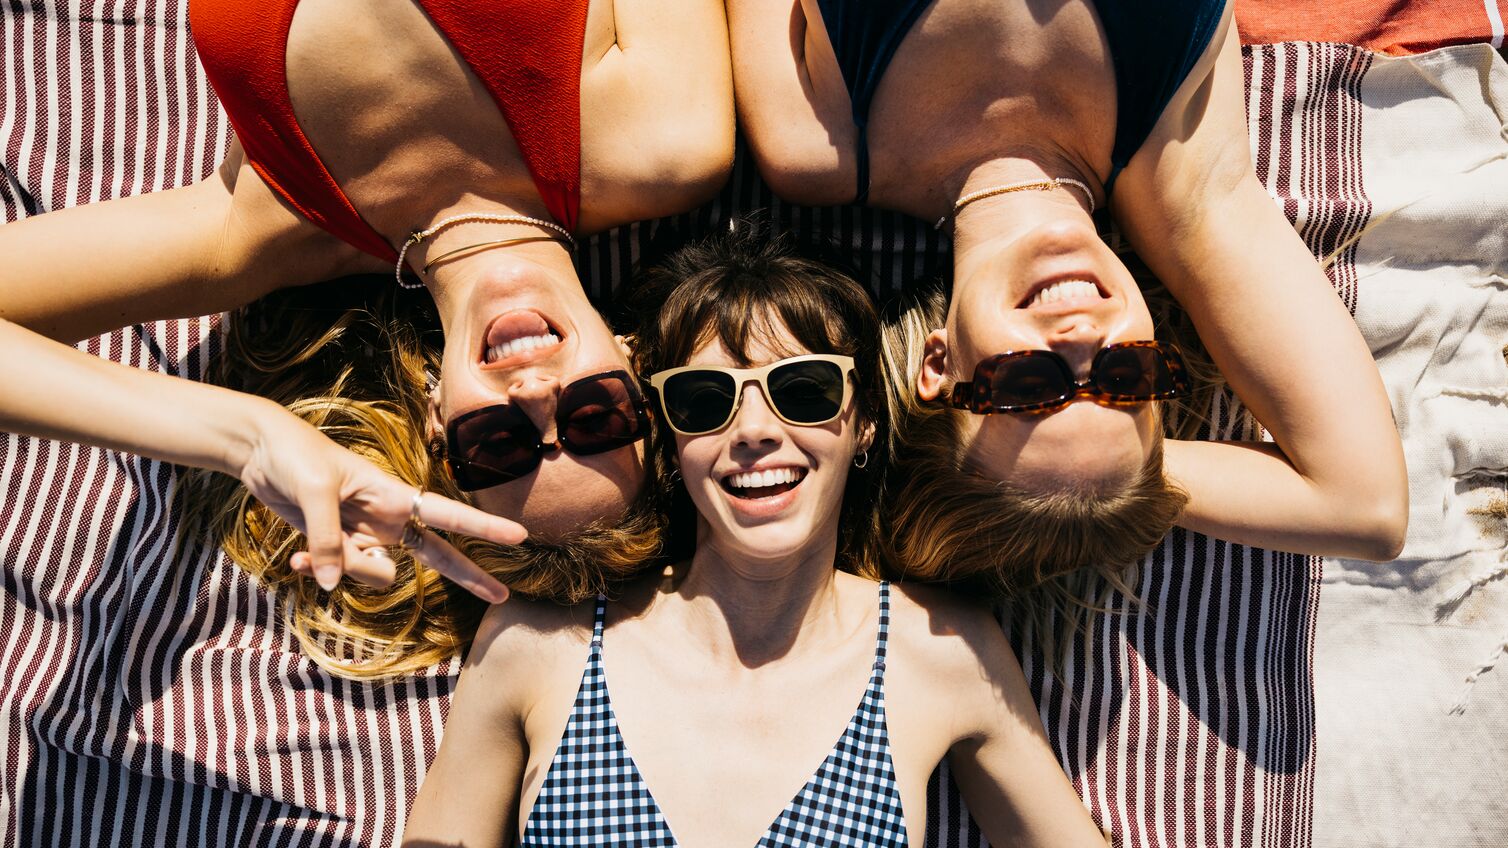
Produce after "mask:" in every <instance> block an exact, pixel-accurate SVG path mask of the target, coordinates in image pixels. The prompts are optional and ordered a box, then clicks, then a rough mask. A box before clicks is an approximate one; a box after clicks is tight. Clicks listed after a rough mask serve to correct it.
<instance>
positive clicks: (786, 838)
mask: <svg viewBox="0 0 1508 848" xmlns="http://www.w3.org/2000/svg"><path fill="white" fill-rule="evenodd" d="M606 613H607V601H606V600H605V599H604V598H601V597H599V598H598V599H597V613H596V619H595V621H594V623H593V626H592V653H591V657H590V658H589V659H588V660H587V665H586V672H585V673H584V674H582V676H581V688H580V689H579V690H578V691H577V693H576V705H575V707H573V708H572V710H571V717H570V720H569V721H568V722H567V723H566V729H565V734H564V735H563V736H562V737H561V739H560V747H559V748H557V749H556V751H555V759H554V761H553V762H551V763H550V771H549V772H548V773H547V774H546V775H545V782H544V785H543V786H542V787H541V788H540V790H539V798H538V799H536V800H535V802H534V809H533V811H532V812H531V813H530V814H529V821H528V824H527V825H526V826H525V828H524V838H523V842H522V843H521V844H522V845H523V846H545V845H569V846H581V845H593V846H596V845H612V846H635V848H657V846H665V848H674V846H675V845H676V841H675V836H674V835H672V834H671V832H670V826H669V825H667V824H666V823H665V817H664V816H663V815H662V814H661V813H660V808H659V805H657V804H656V803H655V800H654V797H653V796H652V795H650V793H649V787H648V786H646V785H645V784H644V778H643V777H642V776H640V774H639V769H638V768H637V767H636V766H635V765H634V760H633V757H631V756H629V753H628V748H627V747H626V746H625V745H624V744H623V736H622V735H621V734H619V732H618V721H617V719H616V718H614V716H613V708H612V704H611V703H610V702H609V700H608V695H607V678H606V677H605V676H604V675H603V673H602V622H603V619H604V618H605V616H606ZM889 629H890V584H888V583H881V584H880V627H879V634H878V636H877V637H876V640H875V651H874V670H873V672H872V673H871V674H870V676H869V686H868V687H867V688H865V690H864V697H863V698H862V699H861V700H860V701H859V708H858V710H856V711H855V712H854V715H853V718H852V719H850V720H849V722H848V729H847V730H845V731H844V732H843V735H842V736H841V737H840V738H839V739H838V744H837V745H835V746H833V750H832V753H831V754H828V756H827V759H826V760H825V761H823V763H822V766H821V767H820V768H818V769H817V773H816V774H814V775H812V777H811V779H809V780H808V781H807V782H806V786H804V787H802V789H801V791H800V792H798V793H797V794H796V797H795V798H792V799H791V802H790V803H789V804H787V805H786V807H785V809H784V810H782V811H781V813H780V815H779V817H777V818H776V819H775V822H774V824H772V825H770V827H769V829H768V830H766V831H765V834H764V836H763V837H762V838H761V839H760V840H759V843H758V845H757V846H756V848H784V847H785V846H819V845H823V846H827V845H842V846H876V848H878V846H896V845H905V844H906V830H905V821H904V819H903V818H902V815H901V796H900V792H899V791H898V790H897V789H896V785H895V764H894V763H892V762H891V759H890V738H889V736H888V735H887V734H886V731H885V640H886V636H887V634H888V632H889Z"/></svg>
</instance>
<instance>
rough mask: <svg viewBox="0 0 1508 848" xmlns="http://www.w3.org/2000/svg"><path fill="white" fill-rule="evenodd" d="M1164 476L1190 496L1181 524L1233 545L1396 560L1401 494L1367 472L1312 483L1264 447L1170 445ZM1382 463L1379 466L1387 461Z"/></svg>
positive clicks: (1403, 506) (1404, 513) (1403, 519)
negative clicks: (1381, 483) (1378, 486)
mask: <svg viewBox="0 0 1508 848" xmlns="http://www.w3.org/2000/svg"><path fill="white" fill-rule="evenodd" d="M1164 456H1165V459H1164V462H1165V468H1166V470H1167V473H1168V475H1169V476H1170V477H1171V478H1172V479H1173V481H1174V482H1175V483H1177V484H1178V485H1179V486H1180V487H1182V488H1183V489H1184V490H1185V491H1186V492H1188V494H1189V505H1188V508H1187V509H1185V510H1184V513H1183V515H1182V517H1180V519H1179V521H1178V524H1179V526H1181V527H1184V528H1186V529H1189V530H1193V531H1195V532H1198V533H1203V534H1205V535H1208V536H1214V537H1216V538H1219V539H1224V540H1226V541H1230V542H1235V543H1237V544H1244V545H1252V546H1255V547H1262V548H1270V549H1274V550H1283V551H1299V552H1303V553H1308V554H1316V555H1320V556H1334V557H1346V558H1349V559H1365V560H1375V561H1385V560H1390V559H1393V558H1394V557H1396V556H1397V555H1398V551H1399V549H1400V548H1401V547H1402V544H1403V531H1404V528H1405V526H1406V524H1407V520H1408V500H1407V496H1406V492H1405V493H1400V492H1398V491H1394V489H1393V487H1388V486H1384V487H1382V488H1377V487H1376V486H1374V485H1373V483H1372V479H1371V477H1370V476H1369V474H1368V473H1365V472H1364V471H1359V472H1358V473H1356V474H1354V475H1352V476H1350V477H1338V478H1335V479H1329V480H1325V481H1317V480H1314V479H1310V478H1307V477H1305V476H1304V475H1302V474H1300V473H1299V471H1298V470H1297V469H1295V468H1294V466H1293V464H1292V463H1290V462H1289V461H1288V459H1287V458H1286V457H1285V456H1284V455H1283V453H1282V451H1281V450H1279V448H1278V446H1277V445H1275V444H1272V443H1269V442H1186V441H1173V440H1169V441H1168V442H1167V445H1166V450H1165V454H1164ZM1385 461H1386V460H1384V462H1385Z"/></svg>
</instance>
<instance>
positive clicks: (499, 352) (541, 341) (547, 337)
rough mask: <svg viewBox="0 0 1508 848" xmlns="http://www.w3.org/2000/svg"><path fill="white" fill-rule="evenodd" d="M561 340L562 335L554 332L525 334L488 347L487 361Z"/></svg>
mask: <svg viewBox="0 0 1508 848" xmlns="http://www.w3.org/2000/svg"><path fill="white" fill-rule="evenodd" d="M559 341H560V337H559V336H557V335H555V334H554V333H545V334H544V335H540V336H524V337H523V338H521V339H513V340H512V341H508V342H504V343H502V344H500V345H494V346H493V347H489V348H487V361H488V362H496V361H497V360H499V359H502V358H503V357H505V356H513V355H514V354H518V353H524V352H525V351H530V350H534V349H535V348H539V347H549V346H550V345H552V344H555V343H556V342H559Z"/></svg>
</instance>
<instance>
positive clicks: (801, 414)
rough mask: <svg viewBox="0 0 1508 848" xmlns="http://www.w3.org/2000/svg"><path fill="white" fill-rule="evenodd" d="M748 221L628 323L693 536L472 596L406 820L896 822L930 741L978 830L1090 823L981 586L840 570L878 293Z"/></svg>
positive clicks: (913, 803)
mask: <svg viewBox="0 0 1508 848" xmlns="http://www.w3.org/2000/svg"><path fill="white" fill-rule="evenodd" d="M758 238H759V237H758V236H757V235H752V234H749V233H747V232H746V233H745V234H743V235H735V236H730V237H728V238H727V239H725V240H724V241H721V242H715V243H710V244H708V245H701V246H694V247H691V248H687V249H686V250H684V251H683V252H682V253H681V254H679V255H678V256H677V257H675V258H674V259H672V261H671V263H670V265H669V266H668V267H667V269H666V270H665V271H663V272H661V274H660V275H659V277H658V278H657V282H658V283H659V285H657V286H656V291H657V293H658V294H663V293H665V292H666V291H667V290H669V296H668V298H667V299H665V301H664V304H665V305H664V307H663V309H662V310H660V312H659V314H657V315H654V316H653V317H652V318H651V319H650V320H649V323H648V325H647V326H646V327H644V329H643V331H642V332H641V333H640V335H639V339H638V348H637V352H636V364H637V365H638V366H639V368H640V370H641V373H643V374H645V375H647V376H648V378H649V380H650V383H651V386H652V387H653V394H654V395H655V405H656V411H657V412H660V413H663V418H662V421H663V422H664V423H665V424H667V425H668V428H669V430H670V431H673V432H663V433H661V434H660V435H662V436H664V437H665V441H664V442H663V443H662V444H661V445H660V447H661V449H662V450H664V451H665V452H666V454H667V456H668V457H669V458H670V459H671V460H673V462H674V463H675V466H676V468H677V472H676V473H675V474H674V475H671V478H670V483H669V485H670V486H671V487H672V490H673V493H674V494H675V495H676V496H677V497H682V498H684V497H685V496H687V495H689V500H690V502H691V503H692V504H693V505H694V507H695V517H694V519H693V520H694V522H695V525H694V526H695V537H696V544H695V551H694V553H692V554H691V555H690V558H689V561H686V562H682V563H680V564H679V565H677V566H675V567H674V568H672V569H670V570H668V571H667V573H666V574H664V575H653V576H651V577H648V578H645V579H643V580H641V581H639V582H638V583H637V584H634V585H631V586H630V587H629V588H628V589H627V590H626V591H625V592H624V593H623V595H622V596H621V597H617V598H614V599H612V601H611V602H608V601H606V600H603V599H600V598H599V599H598V601H597V602H596V603H595V604H590V603H589V604H583V605H581V606H578V607H574V608H567V607H559V606H554V605H547V604H539V603H534V602H529V601H517V600H515V601H512V602H509V603H507V604H503V605H501V606H496V607H493V608H492V610H491V611H490V612H489V613H488V616H487V618H486V620H485V621H484V623H483V625H482V628H481V632H480V633H479V634H478V636H477V640H476V642H475V644H474V647H473V649H472V653H471V655H470V656H469V658H468V660H467V665H466V668H465V670H464V671H463V672H462V675H461V682H460V685H459V688H458V690H457V692H456V696H455V701H454V703H453V705H452V707H451V712H450V716H449V720H448V722H447V725H446V730H445V741H444V742H443V744H442V745H441V748H440V751H439V754H438V757H437V758H436V760H435V763H434V765H433V766H432V768H431V769H430V771H429V775H428V777H427V779H426V781H425V783H424V786H423V787H422V788H421V790H420V792H419V797H418V800H417V802H416V804H415V807H414V809H413V812H412V814H411V816H410V819H409V823H408V828H407V831H406V834H405V845H413V846H419V845H457V844H464V845H467V846H471V848H478V846H500V845H509V844H514V843H515V842H518V843H519V844H522V845H575V846H588V845H590V846H603V845H624V846H627V845H636V846H675V845H686V846H692V845H700V846H728V845H738V846H743V845H750V846H754V845H758V846H793V845H812V846H816V845H844V846H896V845H905V844H907V843H908V837H909V838H914V839H915V840H916V841H917V842H920V839H921V830H922V826H923V823H924V822H925V821H926V817H927V810H926V786H927V780H928V777H929V776H930V775H931V774H932V771H933V769H934V768H935V767H936V766H937V763H938V762H939V761H940V760H941V759H942V757H943V756H944V755H947V756H950V757H951V762H952V765H953V767H954V773H955V775H956V776H957V778H958V781H959V783H960V785H961V786H962V787H963V788H964V790H965V794H966V795H967V796H968V798H969V806H970V808H971V809H972V810H974V811H975V816H976V818H977V819H978V821H979V823H980V825H981V826H982V827H983V829H984V832H985V833H986V834H987V835H988V836H989V837H990V839H991V841H992V842H994V844H997V845H1005V844H1010V845H1037V846H1067V847H1068V848H1071V847H1072V846H1090V845H1094V846H1102V845H1103V844H1104V841H1103V838H1102V836H1101V834H1100V833H1099V831H1098V830H1097V829H1096V828H1095V826H1094V824H1093V822H1092V821H1091V820H1090V818H1089V815H1088V813H1087V812H1086V811H1085V809H1084V808H1083V806H1082V805H1081V804H1080V803H1079V801H1078V798H1077V797H1076V796H1075V795H1074V792H1073V789H1072V786H1071V785H1070V784H1069V782H1068V779H1067V778H1066V776H1065V775H1064V774H1063V772H1062V770H1061V768H1060V767H1059V766H1058V764H1057V761H1056V759H1055V758H1054V756H1053V754H1052V751H1051V749H1050V748H1049V747H1048V744H1047V741H1046V739H1045V737H1044V736H1043V733H1042V729H1041V726H1040V724H1039V722H1038V719H1037V716H1036V710H1035V708H1034V707H1033V706H1032V703H1031V698H1030V695H1029V693H1028V692H1027V689H1026V686H1025V681H1024V680H1023V678H1022V675H1021V670H1020V667H1019V666H1018V665H1017V662H1016V659H1015V656H1014V654H1013V653H1012V651H1011V649H1010V647H1009V645H1008V643H1007V642H1006V641H1005V639H1004V636H1003V635H1002V634H1001V632H1000V628H999V627H998V626H997V625H996V623H995V621H994V619H993V618H992V617H991V616H990V615H989V613H988V612H987V611H986V610H985V609H984V608H982V607H976V606H971V605H969V604H967V603H966V602H963V601H961V600H959V599H957V598H954V597H951V596H948V595H946V594H944V593H941V592H936V591H929V590H926V589H918V588H913V587H901V586H894V587H892V586H890V585H888V584H886V583H876V582H874V581H872V580H868V579H864V578H862V577H858V576H855V575H854V574H852V573H849V572H851V571H859V572H867V571H871V570H872V553H871V551H870V545H871V544H872V542H873V538H874V537H873V534H872V533H871V532H868V531H870V530H872V528H873V521H874V502H873V493H874V491H875V488H876V484H877V482H878V479H879V476H880V474H881V473H882V471H883V470H884V466H885V457H886V449H885V438H884V435H885V434H884V430H885V425H886V414H887V410H886V405H887V404H886V400H885V398H886V393H885V388H884V385H883V382H884V381H883V377H882V376H881V373H880V361H881V360H880V354H879V350H878V344H877V341H876V340H877V338H878V331H879V327H878V320H877V318H876V316H875V312H874V309H873V307H872V306H871V305H870V303H869V300H868V295H867V294H866V293H865V291H864V290H863V289H862V288H861V287H860V286H858V284H856V283H855V282H853V281H852V280H850V279H848V278H846V277H843V276H841V275H838V274H836V273H835V272H832V271H830V270H827V269H825V268H822V267H821V266H817V265H814V264H812V263H808V262H805V261H803V260H799V259H795V258H792V257H790V256H788V255H785V254H783V253H782V252H781V250H780V249H779V248H778V247H777V246H771V245H770V244H769V243H767V242H759V241H756V239H758ZM655 301H656V302H658V298H655ZM583 666H585V671H584V672H583V671H582V668H583ZM855 704H857V707H855ZM834 740H836V742H835V741H834Z"/></svg>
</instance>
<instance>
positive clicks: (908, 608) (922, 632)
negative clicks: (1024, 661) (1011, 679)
mask: <svg viewBox="0 0 1508 848" xmlns="http://www.w3.org/2000/svg"><path fill="white" fill-rule="evenodd" d="M890 632H891V643H892V644H893V645H896V646H897V647H898V648H899V649H900V650H901V651H903V652H905V654H906V655H909V656H911V657H914V658H915V659H916V660H918V661H919V662H918V665H917V668H918V669H919V671H920V672H921V673H922V674H924V675H926V676H927V677H929V678H936V679H937V682H939V683H941V682H946V683H948V684H949V688H950V689H954V690H956V689H957V688H958V686H959V685H961V684H962V682H963V681H965V680H971V679H972V680H980V679H986V680H987V679H989V678H990V677H991V676H993V674H994V673H995V672H996V670H998V669H999V668H1000V667H1001V666H1002V665H1004V666H1007V667H1009V668H1015V667H1017V663H1016V655H1015V651H1013V650H1012V648H1011V645H1010V642H1009V640H1007V639H1006V637H1005V633H1004V632H1002V631H1001V629H1000V623H999V622H998V621H996V620H995V616H994V613H993V612H992V611H991V609H990V606H989V605H988V604H987V603H986V602H985V601H984V600H983V599H980V598H973V597H969V596H966V595H964V594H961V593H959V592H955V591H952V590H950V589H945V588H942V587H938V586H922V585H916V584H897V585H894V586H892V591H891V625H890Z"/></svg>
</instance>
